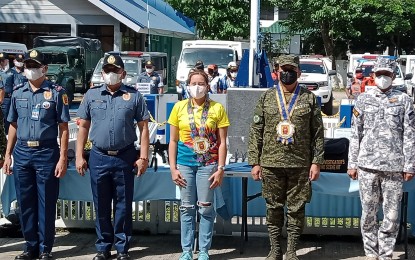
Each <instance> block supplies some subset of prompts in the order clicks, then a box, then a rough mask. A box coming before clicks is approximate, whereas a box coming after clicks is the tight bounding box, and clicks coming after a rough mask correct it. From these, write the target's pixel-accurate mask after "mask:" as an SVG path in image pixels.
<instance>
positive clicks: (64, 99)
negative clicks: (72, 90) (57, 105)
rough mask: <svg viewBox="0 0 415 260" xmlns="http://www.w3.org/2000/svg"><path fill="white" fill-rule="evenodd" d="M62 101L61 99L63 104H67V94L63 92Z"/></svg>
mask: <svg viewBox="0 0 415 260" xmlns="http://www.w3.org/2000/svg"><path fill="white" fill-rule="evenodd" d="M62 101H63V104H64V105H65V106H67V105H69V99H68V95H66V94H63V95H62Z"/></svg>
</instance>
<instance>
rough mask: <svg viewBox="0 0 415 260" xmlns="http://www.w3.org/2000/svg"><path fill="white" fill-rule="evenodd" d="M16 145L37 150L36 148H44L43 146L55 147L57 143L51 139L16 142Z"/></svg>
mask: <svg viewBox="0 0 415 260" xmlns="http://www.w3.org/2000/svg"><path fill="white" fill-rule="evenodd" d="M17 143H18V144H21V145H24V146H27V147H30V148H37V147H45V146H52V145H57V144H58V142H57V140H56V139H51V140H41V141H36V140H26V141H25V140H19V139H18V140H17Z"/></svg>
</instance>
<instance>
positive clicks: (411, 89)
mask: <svg viewBox="0 0 415 260" xmlns="http://www.w3.org/2000/svg"><path fill="white" fill-rule="evenodd" d="M398 62H399V64H401V69H402V71H403V73H404V75H405V76H404V80H405V85H406V93H407V94H408V95H410V96H411V98H412V100H413V102H414V103H415V78H414V77H413V75H414V74H415V55H401V56H399V59H398Z"/></svg>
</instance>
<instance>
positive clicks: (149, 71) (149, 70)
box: [146, 69, 154, 74]
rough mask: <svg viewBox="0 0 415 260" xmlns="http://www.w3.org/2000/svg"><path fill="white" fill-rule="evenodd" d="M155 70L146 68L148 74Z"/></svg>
mask: <svg viewBox="0 0 415 260" xmlns="http://www.w3.org/2000/svg"><path fill="white" fill-rule="evenodd" d="M153 71H154V69H146V72H147V73H148V74H150V73H152V72H153Z"/></svg>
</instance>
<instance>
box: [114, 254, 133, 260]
mask: <svg viewBox="0 0 415 260" xmlns="http://www.w3.org/2000/svg"><path fill="white" fill-rule="evenodd" d="M130 259H131V257H130V255H129V254H128V253H117V260H130Z"/></svg>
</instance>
